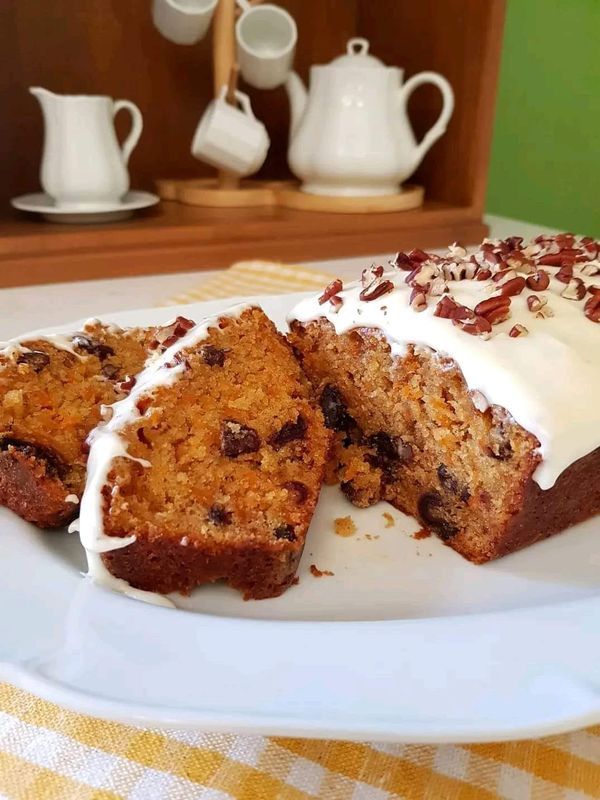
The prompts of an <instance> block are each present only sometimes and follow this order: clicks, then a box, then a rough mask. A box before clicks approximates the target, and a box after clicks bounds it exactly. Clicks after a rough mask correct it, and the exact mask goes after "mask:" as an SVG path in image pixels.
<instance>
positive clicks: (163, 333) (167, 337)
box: [149, 316, 196, 352]
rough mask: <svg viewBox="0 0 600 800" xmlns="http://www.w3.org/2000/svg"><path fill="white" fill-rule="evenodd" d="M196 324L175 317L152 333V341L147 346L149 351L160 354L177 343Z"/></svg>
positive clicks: (184, 318)
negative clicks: (158, 351)
mask: <svg viewBox="0 0 600 800" xmlns="http://www.w3.org/2000/svg"><path fill="white" fill-rule="evenodd" d="M195 325H196V323H195V322H194V321H193V320H191V319H187V318H186V317H181V316H179V317H177V318H176V319H175V320H174V321H173V322H171V323H169V324H168V325H163V326H162V327H160V328H157V329H156V331H155V333H154V341H152V342H151V343H150V345H149V347H150V349H151V350H157V349H160V350H161V351H162V352H164V351H165V350H167V349H168V348H169V347H171V346H172V345H174V344H175V342H177V341H179V339H181V338H182V337H184V336H185V335H186V333H187V332H188V331H189V330H191V329H192V328H193V327H194V326H195Z"/></svg>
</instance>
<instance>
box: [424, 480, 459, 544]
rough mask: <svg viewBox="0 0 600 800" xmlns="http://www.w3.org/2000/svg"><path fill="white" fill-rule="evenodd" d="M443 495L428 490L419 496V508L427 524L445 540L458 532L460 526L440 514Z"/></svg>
mask: <svg viewBox="0 0 600 800" xmlns="http://www.w3.org/2000/svg"><path fill="white" fill-rule="evenodd" d="M442 507H443V503H442V497H441V495H440V493H439V492H436V491H433V492H427V493H426V494H422V495H421V496H420V497H419V501H418V503H417V508H418V511H419V516H420V517H421V519H422V520H423V522H424V523H425V525H427V527H429V528H432V529H433V530H434V531H435V532H436V533H437V535H438V536H439V537H440V539H442V540H443V541H446V540H447V539H451V538H452V537H453V536H456V534H457V533H458V528H457V527H456V525H453V524H452V523H451V522H448V520H445V519H444V518H443V517H440V516H438V513H439V510H440V509H442Z"/></svg>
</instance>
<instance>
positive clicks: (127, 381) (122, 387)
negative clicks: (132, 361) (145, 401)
mask: <svg viewBox="0 0 600 800" xmlns="http://www.w3.org/2000/svg"><path fill="white" fill-rule="evenodd" d="M136 383H137V378H136V377H135V375H126V376H125V378H124V379H123V380H122V381H121V382H120V383H118V384H117V389H118V390H119V391H120V392H130V391H131V390H132V389H133V387H134V386H135V384H136ZM142 413H143V412H142Z"/></svg>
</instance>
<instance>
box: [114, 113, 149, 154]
mask: <svg viewBox="0 0 600 800" xmlns="http://www.w3.org/2000/svg"><path fill="white" fill-rule="evenodd" d="M123 108H126V109H127V111H129V113H130V114H131V130H130V131H129V135H128V136H127V138H126V139H125V141H124V142H123V144H122V145H121V155H122V156H123V163H124V164H125V166H127V162H128V161H129V156H130V155H131V153H132V152H133V149H134V147H135V146H136V144H137V143H138V141H139V138H140V136H141V135H142V129H143V127H144V118H143V116H142V112H141V111H140V110H139V108H138V107H137V106H136V104H135V103H132V102H131V100H115V101H114V102H113V118H114V117H116V116H117V114H118V113H119V111H121V109H123Z"/></svg>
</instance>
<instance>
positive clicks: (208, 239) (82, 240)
mask: <svg viewBox="0 0 600 800" xmlns="http://www.w3.org/2000/svg"><path fill="white" fill-rule="evenodd" d="M486 233H487V228H486V226H485V225H484V224H483V223H482V221H481V218H480V216H479V213H478V212H476V211H474V210H473V209H470V208H468V207H459V206H452V205H449V204H446V203H438V202H433V201H426V203H425V205H424V206H423V207H422V208H420V209H417V210H414V211H404V212H398V213H388V214H369V215H365V216H361V215H355V214H351V215H344V214H322V213H315V212H305V211H295V210H291V209H283V208H251V209H244V208H236V209H219V208H197V207H192V206H183V205H180V204H179V203H172V202H164V201H163V202H162V203H161V205H160V206H158V207H157V208H156V209H154V210H152V211H148V212H146V213H143V214H140V215H139V216H137V217H135V218H133V219H131V220H128V221H127V222H121V223H116V224H113V225H95V226H91V225H88V226H79V225H77V226H66V225H58V224H52V223H48V222H40V221H38V220H36V219H30V218H27V217H25V216H23V217H20V216H15V217H14V218H12V219H10V220H6V221H4V222H2V223H0V286H2V287H7V286H22V285H27V284H34V283H57V282H61V281H71V280H89V279H93V278H111V277H117V276H119V277H121V276H126V275H129V276H130V275H143V274H152V273H164V272H177V271H181V270H194V269H197V270H202V269H214V268H215V267H226V266H229V265H230V264H231V263H232V262H233V261H236V260H238V259H244V258H265V259H273V260H281V261H287V262H292V261H309V260H315V259H323V258H338V257H344V256H357V255H362V254H364V255H367V254H369V253H381V252H386V251H393V250H397V249H401V248H410V247H442V246H444V245H447V244H448V243H449V242H452V241H454V240H458V241H461V242H463V243H465V244H469V243H475V242H477V241H479V240H480V239H481V238H482V237H483V236H485V235H486Z"/></svg>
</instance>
